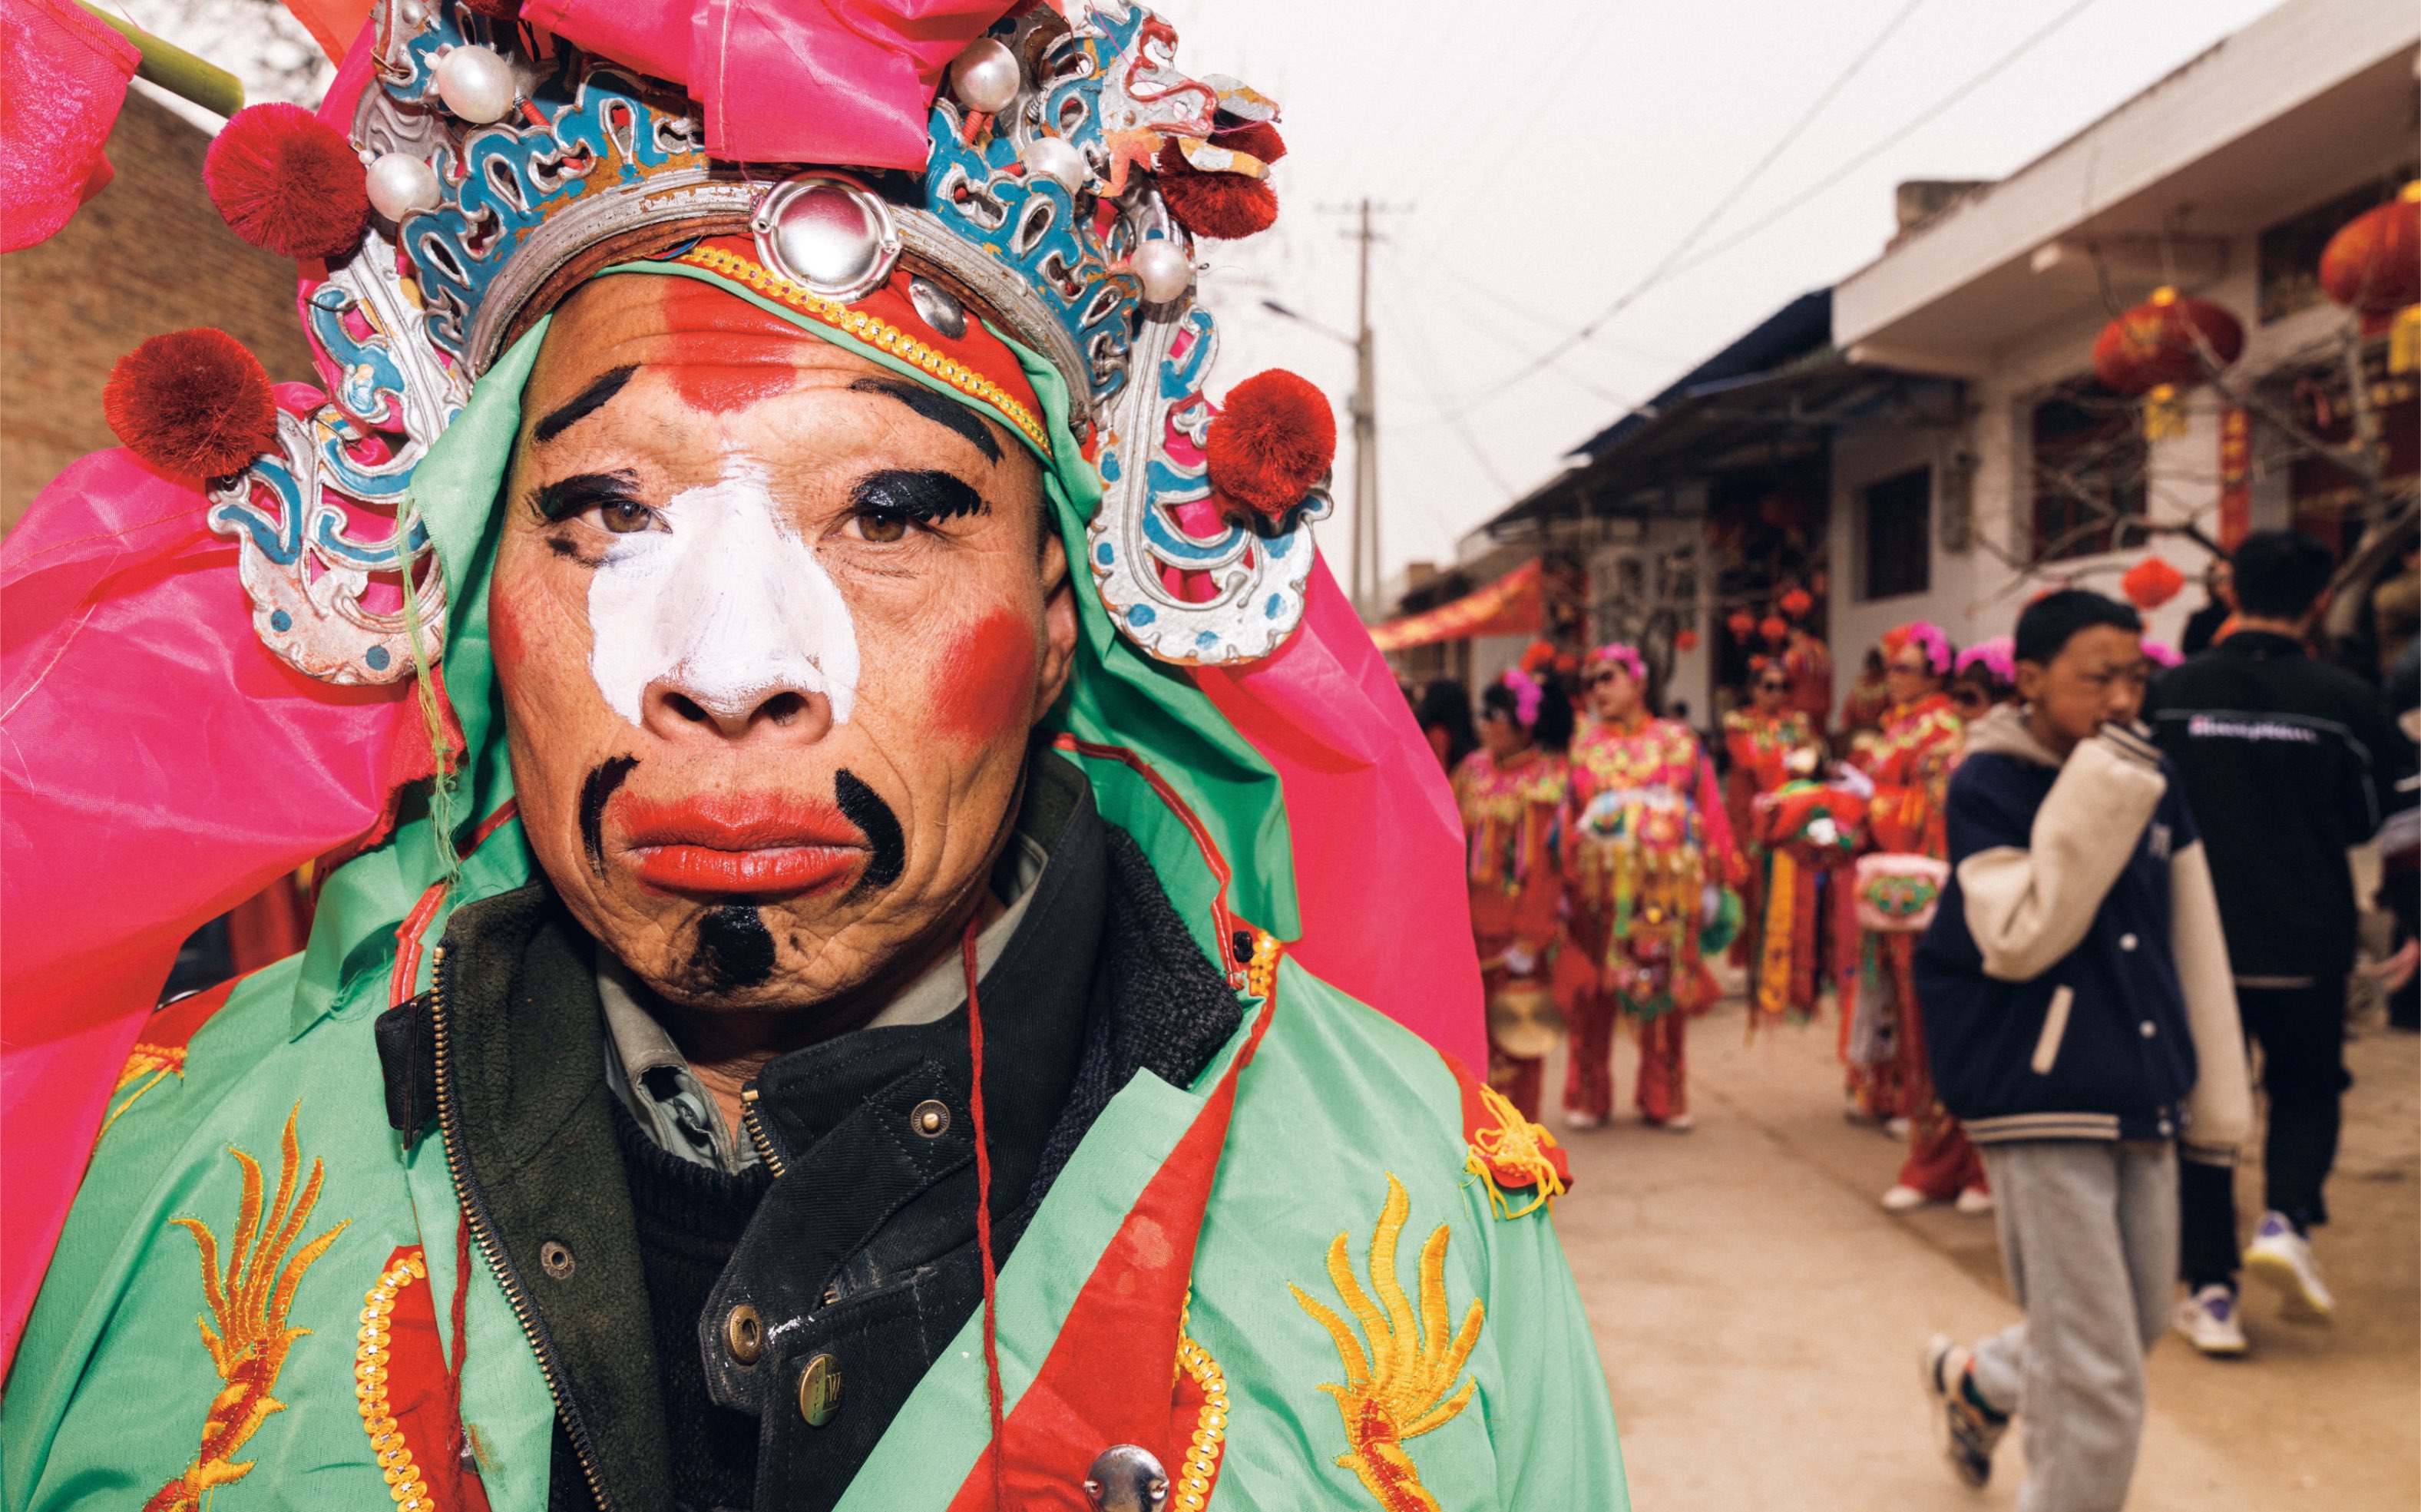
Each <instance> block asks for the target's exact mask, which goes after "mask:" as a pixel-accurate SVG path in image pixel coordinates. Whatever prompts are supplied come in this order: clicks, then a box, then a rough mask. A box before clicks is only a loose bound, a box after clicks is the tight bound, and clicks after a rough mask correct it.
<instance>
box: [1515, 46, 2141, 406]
mask: <svg viewBox="0 0 2421 1512" xmlns="http://www.w3.org/2000/svg"><path fill="white" fill-rule="evenodd" d="M2080 3H2081V4H2084V5H2090V4H2092V3H2093V0H2080ZM1924 4H1925V0H1907V3H1906V4H1905V5H1903V6H1901V7H1900V8H1899V9H1898V10H1897V11H1894V12H1893V13H1892V16H1891V19H1889V20H1888V21H1886V22H1884V23H1883V24H1882V29H1881V30H1879V31H1877V32H1876V33H1875V35H1874V36H1873V37H1872V38H1870V39H1867V44H1866V45H1865V46H1864V47H1862V48H1860V49H1859V50H1858V52H1857V54H1856V55H1854V56H1852V57H1851V59H1850V61H1849V62H1848V64H1847V65H1845V66H1844V67H1843V68H1842V69H1841V70H1840V71H1839V72H1838V73H1836V74H1835V75H1834V76H1833V80H1832V82H1831V83H1830V84H1827V85H1826V86H1824V88H1823V89H1822V91H1821V92H1820V93H1819V94H1818V95H1817V96H1816V98H1815V99H1814V100H1813V101H1810V102H1809V103H1808V105H1807V107H1806V108H1805V109H1804V110H1802V111H1801V112H1800V113H1799V116H1798V117H1797V118H1796V119H1794V120H1793V121H1792V122H1791V123H1790V124H1789V125H1788V126H1787V127H1785V128H1784V129H1783V131H1782V132H1781V134H1780V135H1779V136H1777V137H1775V138H1774V141H1773V145H1772V146H1771V147H1769V148H1766V149H1765V151H1764V152H1763V153H1762V154H1760V155H1759V156H1758V158H1757V161H1756V162H1755V163H1753V164H1750V165H1749V167H1748V169H1747V171H1746V172H1744V173H1742V175H1741V177H1740V178H1739V179H1737V180H1735V181H1734V182H1733V184H1732V186H1731V187H1730V188H1729V189H1727V190H1726V191H1725V192H1724V193H1723V194H1722V195H1719V196H1717V198H1716V200H1715V202H1714V204H1713V205H1711V206H1710V207H1709V208H1708V210H1707V212H1706V213H1705V214H1704V215H1701V216H1700V217H1699V218H1698V220H1697V223H1696V224H1695V225H1694V226H1691V227H1690V229H1689V231H1688V232H1687V233H1685V234H1684V235H1683V236H1682V238H1681V240H1680V241H1679V242H1675V243H1674V244H1673V247H1672V249H1671V250H1670V251H1668V252H1666V253H1665V254H1664V256H1663V257H1661V258H1659V259H1657V262H1656V265H1655V266H1654V267H1652V268H1650V269H1649V270H1648V273H1646V274H1645V275H1644V276H1642V277H1641V278H1639V279H1638V280H1637V281H1636V282H1634V283H1632V285H1631V287H1630V288H1626V289H1624V290H1623V291H1622V292H1621V293H1620V294H1617V295H1616V296H1615V298H1614V300H1613V302H1612V303H1611V304H1607V305H1606V306H1605V307H1604V308H1603V309H1601V310H1600V311H1598V312H1597V313H1596V314H1595V315H1592V316H1590V317H1589V318H1588V319H1587V320H1585V321H1583V322H1581V325H1580V327H1579V329H1577V330H1575V331H1573V332H1572V333H1571V334H1570V335H1567V336H1565V337H1564V338H1563V339H1562V340H1561V341H1558V342H1557V343H1555V344H1554V346H1552V347H1550V348H1548V349H1547V351H1545V352H1544V353H1542V354H1541V355H1540V356H1539V357H1538V358H1536V359H1534V360H1533V361H1531V362H1530V363H1529V364H1527V365H1526V366H1523V367H1521V368H1519V369H1517V370H1515V371H1514V372H1512V373H1510V374H1508V375H1507V376H1506V377H1504V378H1501V379H1499V380H1497V382H1495V383H1493V384H1492V385H1490V386H1489V388H1487V389H1486V390H1484V391H1483V392H1482V393H1481V394H1480V395H1478V396H1476V397H1474V398H1472V399H1471V400H1469V401H1468V402H1469V403H1470V404H1472V405H1473V406H1474V407H1476V406H1477V405H1479V404H1483V403H1486V402H1487V401H1488V400H1490V399H1492V398H1494V397H1496V396H1497V395H1499V394H1502V393H1503V392H1505V391H1506V390H1507V389H1510V388H1511V387H1513V386H1514V385H1515V384H1517V383H1520V382H1524V381H1526V380H1528V379H1530V378H1532V377H1535V376H1536V375H1538V374H1539V373H1540V372H1543V371H1545V370H1546V368H1547V367H1548V366H1550V365H1551V364H1552V363H1553V362H1554V360H1555V359H1556V358H1558V357H1561V356H1562V355H1563V354H1564V353H1566V352H1568V351H1571V350H1572V349H1573V348H1574V347H1577V346H1579V345H1580V344H1581V343H1582V342H1584V341H1586V340H1587V339H1588V338H1589V337H1590V336H1591V335H1595V334H1596V331H1597V328H1598V327H1599V326H1600V325H1602V324H1603V323H1604V322H1606V321H1607V320H1612V319H1614V318H1615V317H1616V316H1617V315H1619V314H1621V313H1622V312H1623V311H1624V310H1626V309H1628V308H1630V307H1631V305H1632V302H1633V301H1635V300H1637V299H1638V298H1639V297H1640V296H1641V295H1643V294H1645V293H1647V292H1648V290H1649V289H1651V288H1655V287H1656V286H1657V285H1659V284H1661V283H1663V281H1664V280H1665V279H1666V278H1668V277H1670V276H1672V274H1673V273H1674V272H1675V265H1676V264H1677V263H1679V261H1680V259H1681V258H1682V257H1685V256H1686V255H1688V253H1689V251H1690V249H1691V248H1692V247H1694V246H1695V245H1697V243H1698V239H1699V238H1700V237H1702V236H1705V235H1706V234H1707V232H1708V231H1710V230H1711V229H1713V227H1714V226H1715V224H1716V223H1717V222H1718V221H1720V220H1722V219H1723V218H1724V217H1725V216H1726V215H1727V214H1729V213H1730V212H1731V210H1732V209H1733V207H1734V206H1735V205H1737V204H1738V203H1739V202H1740V197H1741V196H1742V195H1744V194H1746V193H1747V192H1748V191H1749V189H1750V188H1752V187H1753V186H1754V185H1755V184H1756V183H1757V180H1758V179H1762V178H1763V177H1765V172H1766V170H1767V169H1769V168H1771V167H1773V164H1775V163H1776V162H1777V161H1779V160H1780V158H1781V157H1782V155H1783V154H1784V153H1785V152H1788V150H1789V149H1790V148H1792V147H1793V146H1794V145H1796V144H1797V142H1798V141H1799V138H1800V136H1801V135H1802V134H1803V133H1804V132H1805V131H1806V130H1807V128H1808V126H1809V125H1810V124H1811V123H1813V122H1814V121H1815V119H1816V117H1818V116H1820V115H1821V114H1822V113H1823V111H1824V107H1826V106H1827V105H1830V104H1831V103H1832V102H1833V101H1835V99H1837V98H1838V97H1839V95H1840V93H1841V91H1842V90H1843V89H1845V88H1847V87H1848V86H1849V84H1850V81H1851V80H1852V79H1854V78H1856V77H1857V76H1858V74H1859V72H1860V71H1861V70H1864V69H1865V68H1866V66H1867V63H1868V61H1870V60H1871V59H1872V58H1873V57H1874V55H1876V54H1877V53H1879V52H1881V51H1882V47H1883V44H1884V43H1886V42H1888V41H1890V40H1891V39H1892V37H1893V35H1894V34H1896V33H1897V32H1898V30H1899V29H1900V27H1902V26H1903V25H1905V24H1907V23H1908V19H1909V18H1910V17H1911V16H1913V15H1914V14H1916V12H1917V10H1918V8H1921V7H1922V6H1923V5H1924Z"/></svg>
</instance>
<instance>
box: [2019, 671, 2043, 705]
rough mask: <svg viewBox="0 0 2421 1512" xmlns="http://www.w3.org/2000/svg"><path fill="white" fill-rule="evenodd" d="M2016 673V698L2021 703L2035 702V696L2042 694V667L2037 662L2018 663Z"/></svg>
mask: <svg viewBox="0 0 2421 1512" xmlns="http://www.w3.org/2000/svg"><path fill="white" fill-rule="evenodd" d="M2017 671H2018V698H2019V700H2020V701H2021V702H2023V703H2029V704H2031V703H2033V702H2034V701H2035V697H2036V695H2037V694H2040V693H2041V692H2042V685H2043V665H2042V663H2041V662H2019V663H2018V667H2017Z"/></svg>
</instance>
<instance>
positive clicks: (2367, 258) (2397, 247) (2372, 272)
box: [2320, 180, 2421, 373]
mask: <svg viewBox="0 0 2421 1512" xmlns="http://www.w3.org/2000/svg"><path fill="white" fill-rule="evenodd" d="M2320 288H2321V289H2322V290H2323V291H2324V292H2326V293H2327V295H2328V296H2329V298H2331V299H2333V300H2335V302H2336V303H2338V304H2342V305H2344V306H2345V307H2346V308H2348V309H2350V310H2351V311H2353V312H2354V313H2355V314H2356V315H2359V316H2361V317H2362V331H2363V335H2378V334H2379V333H2380V331H2382V329H2384V330H2386V331H2387V332H2388V337H2387V367H2388V370H2389V371H2390V372H2397V373H2409V372H2411V371H2413V368H2414V367H2416V366H2421V180H2416V181H2414V182H2413V183H2409V184H2406V185H2405V186H2404V192H2403V193H2402V194H2400V195H2397V196H2396V197H2395V198H2394V199H2392V200H2390V201H2388V202H2387V203H2386V204H2384V205H2381V206H2377V207H2375V208H2374V209H2371V210H2365V211H2363V212H2362V213H2361V214H2359V215H2357V216H2355V217H2354V218H2353V219H2352V220H2351V221H2348V222H2346V224H2345V226H2343V227H2342V228H2340V229H2339V230H2338V232H2337V234H2336V235H2335V236H2333V237H2331V238H2330V239H2329V244H2328V246H2327V247H2326V248H2325V249H2323V250H2322V251H2321V253H2320Z"/></svg>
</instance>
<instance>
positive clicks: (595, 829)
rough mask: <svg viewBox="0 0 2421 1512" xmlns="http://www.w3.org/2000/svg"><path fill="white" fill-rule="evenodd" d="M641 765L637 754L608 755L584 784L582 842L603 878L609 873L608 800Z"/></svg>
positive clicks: (581, 792) (590, 863) (590, 860)
mask: <svg viewBox="0 0 2421 1512" xmlns="http://www.w3.org/2000/svg"><path fill="white" fill-rule="evenodd" d="M638 764H639V758H638V757H637V756H608V757H606V758H605V759H604V760H602V761H601V762H599V763H598V764H597V770H596V771H594V772H590V773H589V774H588V780H587V781H586V782H584V783H582V784H581V785H580V844H581V847H582V848H583V849H584V850H586V851H587V852H588V865H590V866H591V867H593V868H595V870H596V872H597V875H599V876H600V877H602V876H603V875H605V801H606V800H607V799H609V798H611V797H613V796H614V789H615V788H617V787H621V786H622V779H623V778H625V777H627V776H629V775H630V774H631V769H632V768H633V767H635V766H637V765H638Z"/></svg>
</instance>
